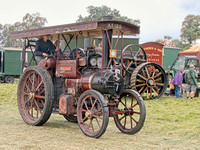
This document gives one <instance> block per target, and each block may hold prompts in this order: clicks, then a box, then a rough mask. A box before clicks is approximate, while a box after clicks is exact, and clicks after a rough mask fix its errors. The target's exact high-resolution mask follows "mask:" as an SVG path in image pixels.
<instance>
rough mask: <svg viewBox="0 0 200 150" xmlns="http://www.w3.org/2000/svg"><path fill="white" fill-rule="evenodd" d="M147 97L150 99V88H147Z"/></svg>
mask: <svg viewBox="0 0 200 150" xmlns="http://www.w3.org/2000/svg"><path fill="white" fill-rule="evenodd" d="M147 99H149V89H147Z"/></svg>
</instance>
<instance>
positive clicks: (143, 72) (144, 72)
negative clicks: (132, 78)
mask: <svg viewBox="0 0 200 150" xmlns="http://www.w3.org/2000/svg"><path fill="white" fill-rule="evenodd" d="M142 73H143V76H144V77H145V78H146V74H145V72H144V69H142ZM145 80H146V79H145Z"/></svg>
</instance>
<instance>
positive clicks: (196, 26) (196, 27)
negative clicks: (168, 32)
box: [181, 15, 200, 45]
mask: <svg viewBox="0 0 200 150" xmlns="http://www.w3.org/2000/svg"><path fill="white" fill-rule="evenodd" d="M199 38H200V15H196V16H195V15H188V16H186V17H185V19H184V21H183V23H182V29H181V40H182V42H185V43H186V44H190V45H191V44H192V42H193V41H195V40H197V39H199Z"/></svg>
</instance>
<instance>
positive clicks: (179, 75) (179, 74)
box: [171, 70, 183, 98]
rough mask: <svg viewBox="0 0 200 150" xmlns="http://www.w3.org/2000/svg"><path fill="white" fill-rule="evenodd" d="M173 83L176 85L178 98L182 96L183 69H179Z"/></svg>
mask: <svg viewBox="0 0 200 150" xmlns="http://www.w3.org/2000/svg"><path fill="white" fill-rule="evenodd" d="M171 83H172V84H173V85H174V89H175V96H176V98H180V88H181V85H182V83H183V70H179V71H177V73H176V74H175V77H174V78H173V79H172V82H171Z"/></svg>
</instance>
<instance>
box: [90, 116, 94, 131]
mask: <svg viewBox="0 0 200 150" xmlns="http://www.w3.org/2000/svg"><path fill="white" fill-rule="evenodd" d="M90 120H91V127H92V131H93V132H94V126H93V123H92V119H90Z"/></svg>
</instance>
